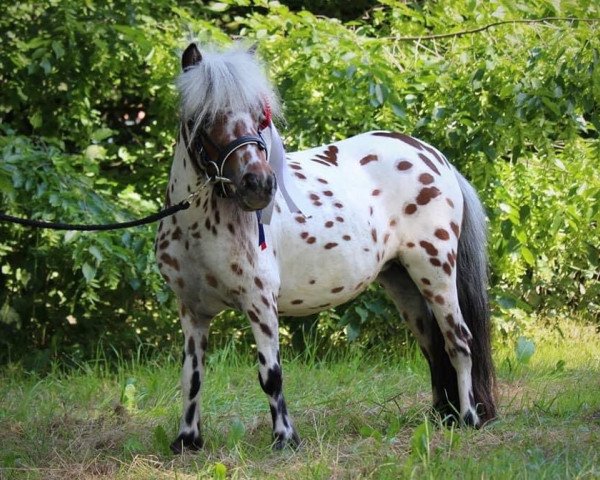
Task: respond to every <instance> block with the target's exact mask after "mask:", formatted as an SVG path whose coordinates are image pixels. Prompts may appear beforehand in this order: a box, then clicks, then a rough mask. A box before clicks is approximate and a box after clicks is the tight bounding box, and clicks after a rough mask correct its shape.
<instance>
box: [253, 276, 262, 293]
mask: <svg viewBox="0 0 600 480" xmlns="http://www.w3.org/2000/svg"><path fill="white" fill-rule="evenodd" d="M254 285H256V286H257V287H258V288H260V289H261V290H262V289H263V288H264V285H263V282H262V280H261V279H260V278H258V277H254Z"/></svg>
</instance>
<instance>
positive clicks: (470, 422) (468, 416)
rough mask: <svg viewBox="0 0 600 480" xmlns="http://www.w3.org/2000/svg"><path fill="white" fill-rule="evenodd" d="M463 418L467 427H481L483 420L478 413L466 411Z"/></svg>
mask: <svg viewBox="0 0 600 480" xmlns="http://www.w3.org/2000/svg"><path fill="white" fill-rule="evenodd" d="M462 420H463V424H464V425H466V426H467V427H473V428H477V429H479V428H481V420H479V417H478V416H477V414H476V413H474V412H472V411H468V412H467V413H465V416H464V417H463V419H462Z"/></svg>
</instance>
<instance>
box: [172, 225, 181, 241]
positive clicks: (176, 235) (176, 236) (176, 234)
mask: <svg viewBox="0 0 600 480" xmlns="http://www.w3.org/2000/svg"><path fill="white" fill-rule="evenodd" d="M180 238H181V228H179V227H177V228H176V229H175V230H173V235H171V240H179V239H180Z"/></svg>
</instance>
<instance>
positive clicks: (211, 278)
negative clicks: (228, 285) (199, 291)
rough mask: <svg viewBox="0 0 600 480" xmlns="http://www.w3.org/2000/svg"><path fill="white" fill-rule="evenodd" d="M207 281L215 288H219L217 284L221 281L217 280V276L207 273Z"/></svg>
mask: <svg viewBox="0 0 600 480" xmlns="http://www.w3.org/2000/svg"><path fill="white" fill-rule="evenodd" d="M205 278H206V282H207V283H208V284H209V285H210V286H211V287H213V288H217V285H218V284H219V282H217V279H216V278H215V276H214V275H212V274H210V273H207V274H206V276H205Z"/></svg>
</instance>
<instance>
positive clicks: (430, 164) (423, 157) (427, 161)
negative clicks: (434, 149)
mask: <svg viewBox="0 0 600 480" xmlns="http://www.w3.org/2000/svg"><path fill="white" fill-rule="evenodd" d="M419 158H420V159H421V160H422V161H423V163H424V164H425V165H427V166H428V167H429V168H430V169H431V170H432V171H433V172H434V173H437V174H438V175H440V171H439V170H438V168H437V167H436V166H435V164H434V163H433V162H432V161H431V159H430V158H429V157H428V156H427V155H423V154H422V153H419Z"/></svg>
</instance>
